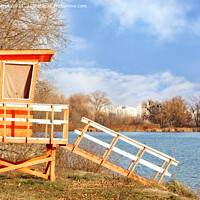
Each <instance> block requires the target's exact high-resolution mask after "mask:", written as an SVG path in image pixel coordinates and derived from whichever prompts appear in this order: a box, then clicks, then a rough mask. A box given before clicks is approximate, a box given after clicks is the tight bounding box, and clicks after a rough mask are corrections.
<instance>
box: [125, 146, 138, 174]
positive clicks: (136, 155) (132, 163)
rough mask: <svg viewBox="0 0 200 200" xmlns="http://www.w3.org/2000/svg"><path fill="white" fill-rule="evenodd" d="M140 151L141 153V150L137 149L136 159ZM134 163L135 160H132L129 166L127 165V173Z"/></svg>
mask: <svg viewBox="0 0 200 200" xmlns="http://www.w3.org/2000/svg"><path fill="white" fill-rule="evenodd" d="M140 151H141V149H139V150H138V152H137V153H136V155H135V156H136V157H138V155H139V153H140ZM134 162H135V160H132V162H131V164H130V165H129V167H128V169H127V170H128V171H129V170H130V169H131V167H132V166H133V164H134Z"/></svg>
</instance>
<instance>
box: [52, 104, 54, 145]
mask: <svg viewBox="0 0 200 200" xmlns="http://www.w3.org/2000/svg"><path fill="white" fill-rule="evenodd" d="M53 133H54V105H52V106H51V143H52V141H53Z"/></svg>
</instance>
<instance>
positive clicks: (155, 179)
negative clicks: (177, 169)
mask: <svg viewBox="0 0 200 200" xmlns="http://www.w3.org/2000/svg"><path fill="white" fill-rule="evenodd" d="M166 162H167V161H166V160H164V162H163V164H162V165H161V168H163V167H164V166H165V163H166ZM159 173H160V172H157V173H156V175H155V176H154V178H153V180H154V181H155V180H156V178H157V176H158V174H159Z"/></svg>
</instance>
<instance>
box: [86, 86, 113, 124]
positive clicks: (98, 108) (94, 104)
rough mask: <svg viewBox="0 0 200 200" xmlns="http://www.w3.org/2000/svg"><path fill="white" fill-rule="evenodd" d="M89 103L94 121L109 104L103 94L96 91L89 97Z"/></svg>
mask: <svg viewBox="0 0 200 200" xmlns="http://www.w3.org/2000/svg"><path fill="white" fill-rule="evenodd" d="M89 102H90V105H91V108H92V111H93V115H94V120H95V121H97V122H98V121H99V120H98V116H101V112H102V110H103V108H105V107H106V106H109V105H110V104H111V102H110V100H109V99H108V97H107V95H106V93H105V92H102V91H100V90H97V91H95V92H93V93H91V94H90V95H89Z"/></svg>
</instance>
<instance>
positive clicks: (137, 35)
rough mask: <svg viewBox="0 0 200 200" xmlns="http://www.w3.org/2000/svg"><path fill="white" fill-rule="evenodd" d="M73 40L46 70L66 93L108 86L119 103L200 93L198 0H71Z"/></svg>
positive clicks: (69, 29) (67, 13) (69, 18)
mask: <svg viewBox="0 0 200 200" xmlns="http://www.w3.org/2000/svg"><path fill="white" fill-rule="evenodd" d="M69 4H70V5H86V6H87V8H64V15H65V16H67V23H68V26H67V32H68V34H69V38H70V39H71V41H72V44H71V45H70V46H69V47H67V48H66V49H65V50H64V51H63V52H62V53H60V54H59V55H58V54H57V55H55V58H57V59H59V60H60V62H59V64H58V66H57V67H56V68H51V69H49V70H48V71H47V73H46V78H47V79H49V80H51V81H53V82H54V84H55V85H56V86H57V87H58V88H60V89H61V90H62V91H63V92H64V93H65V94H66V95H71V94H73V93H77V92H83V93H90V92H93V91H95V90H102V91H104V92H106V93H107V95H108V97H109V98H110V99H111V101H112V102H113V105H119V104H121V105H124V104H127V105H134V104H137V103H140V102H142V101H145V100H147V99H154V100H163V99H167V98H171V97H173V96H179V95H181V96H183V97H187V96H190V95H200V79H199V67H200V56H199V54H200V14H199V9H200V2H199V1H198V0H182V1H180V0H168V1H163V0H143V1H141V0H96V1H92V0H71V1H67V3H65V4H63V5H65V7H66V5H69Z"/></svg>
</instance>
